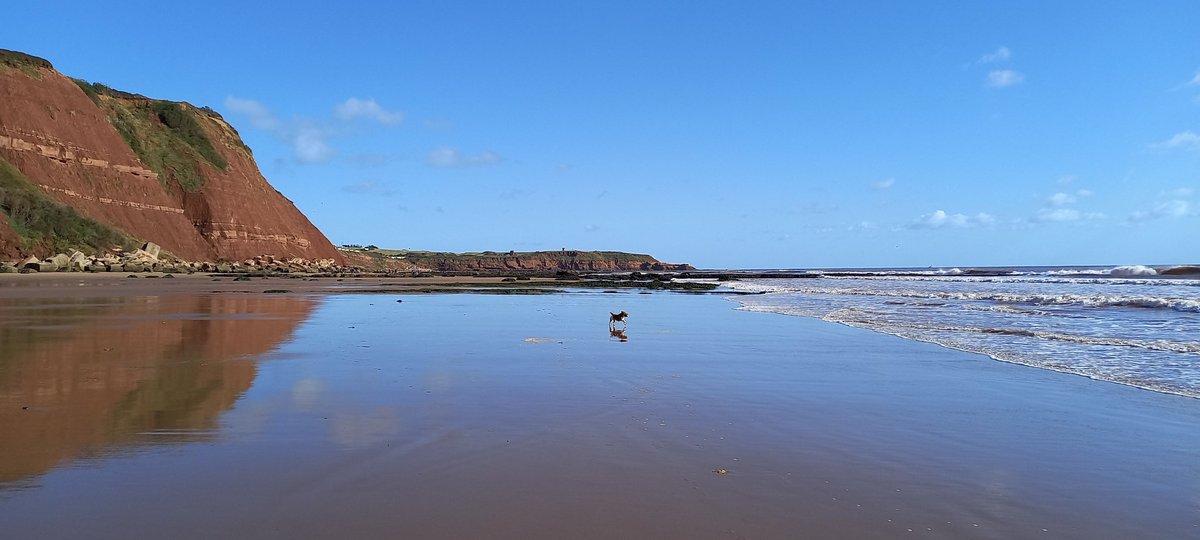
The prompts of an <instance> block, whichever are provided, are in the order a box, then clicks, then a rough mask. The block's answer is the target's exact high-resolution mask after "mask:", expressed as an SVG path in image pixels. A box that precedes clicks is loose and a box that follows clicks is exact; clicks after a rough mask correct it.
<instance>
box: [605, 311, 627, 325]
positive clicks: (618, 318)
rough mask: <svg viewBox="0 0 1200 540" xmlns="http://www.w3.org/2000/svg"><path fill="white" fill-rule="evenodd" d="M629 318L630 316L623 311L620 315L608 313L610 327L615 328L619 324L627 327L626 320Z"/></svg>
mask: <svg viewBox="0 0 1200 540" xmlns="http://www.w3.org/2000/svg"><path fill="white" fill-rule="evenodd" d="M628 316H629V314H628V313H626V312H624V311H621V312H620V313H613V312H611V311H610V312H608V327H609V328H613V327H615V326H616V325H617V323H621V325H622V326H625V325H626V323H625V318H626V317H628Z"/></svg>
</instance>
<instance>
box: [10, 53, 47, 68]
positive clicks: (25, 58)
mask: <svg viewBox="0 0 1200 540" xmlns="http://www.w3.org/2000/svg"><path fill="white" fill-rule="evenodd" d="M0 64H4V65H7V66H12V67H16V68H19V67H22V66H31V67H35V68H44V69H54V65H52V64H51V63H50V61H49V60H46V59H45V58H38V57H36V56H34V55H32V54H25V53H23V52H20V51H10V50H8V49H0Z"/></svg>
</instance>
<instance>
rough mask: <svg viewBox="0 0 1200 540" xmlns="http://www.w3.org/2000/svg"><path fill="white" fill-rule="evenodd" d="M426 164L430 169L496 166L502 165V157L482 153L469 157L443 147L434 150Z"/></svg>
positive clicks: (493, 153) (456, 150)
mask: <svg viewBox="0 0 1200 540" xmlns="http://www.w3.org/2000/svg"><path fill="white" fill-rule="evenodd" d="M425 163H426V164H428V165H429V166H430V167H439V168H448V167H474V166H484V165H495V164H497V163H500V155H499V154H497V153H495V152H480V153H478V154H475V155H467V154H463V153H462V152H460V151H459V150H458V149H457V148H450V147H446V146H443V147H441V148H435V149H433V151H432V152H430V153H429V156H427V157H426V158H425Z"/></svg>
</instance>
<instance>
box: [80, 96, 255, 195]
mask: <svg viewBox="0 0 1200 540" xmlns="http://www.w3.org/2000/svg"><path fill="white" fill-rule="evenodd" d="M72 80H73V81H74V82H75V84H76V85H77V86H79V89H80V90H83V93H84V94H87V96H88V97H89V98H91V100H92V102H94V103H95V104H96V106H97V107H99V108H100V109H101V110H102V111H104V113H105V114H106V115H107V116H108V120H109V122H110V123H111V124H112V125H113V127H115V128H116V129H117V132H118V133H120V134H121V137H122V138H123V139H125V142H126V143H127V144H128V145H129V147H130V148H131V149H133V152H134V153H135V154H137V156H138V158H139V159H141V160H142V162H143V163H145V164H146V165H147V166H148V167H150V169H152V170H153V171H154V172H156V173H158V177H159V180H160V181H162V182H163V183H164V185H165V184H169V183H172V182H174V183H176V184H178V185H179V186H180V187H181V188H183V189H184V191H197V190H199V189H200V187H201V186H202V185H203V183H204V173H203V164H207V165H211V166H212V167H215V168H217V169H220V170H225V168H226V167H228V165H229V164H228V162H227V161H226V160H225V158H224V157H223V156H222V155H221V153H220V152H218V151H217V149H216V146H214V144H213V141H212V140H211V139H210V138H209V136H208V135H207V134H206V132H205V129H204V126H203V123H204V122H215V123H216V126H217V128H218V130H219V132H223V133H225V135H226V136H229V137H232V139H233V140H234V142H235V143H236V144H238V145H240V146H241V147H242V148H245V149H246V151H247V152H249V148H246V146H245V144H244V143H242V141H241V138H240V137H239V136H238V135H237V131H235V130H233V128H232V127H231V126H229V124H228V123H227V122H225V121H224V119H223V118H221V115H219V114H217V112H216V111H214V110H212V109H210V108H208V107H195V106H193V105H191V104H190V103H185V102H181V101H168V100H165V99H152V98H148V97H146V96H143V95H141V94H133V93H130V92H124V91H121V90H117V89H115V88H112V87H109V86H106V85H104V84H101V83H90V82H87V81H84V80H81V79H72Z"/></svg>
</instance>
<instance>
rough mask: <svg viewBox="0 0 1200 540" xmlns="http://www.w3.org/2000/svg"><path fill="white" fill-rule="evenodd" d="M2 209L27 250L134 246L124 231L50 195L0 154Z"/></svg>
mask: <svg viewBox="0 0 1200 540" xmlns="http://www.w3.org/2000/svg"><path fill="white" fill-rule="evenodd" d="M0 212H2V213H3V214H4V215H5V216H6V217H7V218H8V223H9V225H10V226H11V227H12V228H13V230H14V231H15V232H16V233H17V235H18V236H20V237H21V242H22V246H21V248H22V249H23V250H26V251H30V250H34V249H38V250H46V251H50V252H58V253H61V252H66V251H68V250H70V249H79V250H82V251H90V252H96V251H101V250H106V249H109V248H111V247H113V246H121V247H123V248H130V247H133V241H132V240H131V239H130V238H129V237H127V236H125V235H124V234H122V233H120V232H118V231H116V230H114V229H112V228H109V227H107V226H105V225H102V224H100V223H97V222H95V221H93V220H91V219H88V218H86V217H83V216H80V215H79V214H78V213H77V212H76V211H75V209H74V208H71V207H70V206H66V205H63V204H59V203H58V202H57V201H55V200H53V199H51V198H50V197H48V196H46V194H44V193H42V191H41V190H39V189H38V188H37V187H36V186H34V185H33V183H31V182H30V181H29V179H27V178H25V175H23V174H21V171H20V170H18V169H17V168H16V167H15V166H13V164H11V163H9V162H8V161H6V160H4V159H3V158H0Z"/></svg>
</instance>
